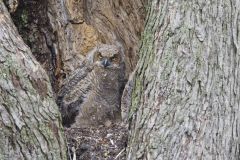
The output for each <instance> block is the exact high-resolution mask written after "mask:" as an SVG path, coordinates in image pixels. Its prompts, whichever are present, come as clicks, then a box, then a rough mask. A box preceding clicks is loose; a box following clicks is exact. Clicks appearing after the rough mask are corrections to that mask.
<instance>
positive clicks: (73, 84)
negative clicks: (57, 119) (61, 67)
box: [57, 61, 93, 124]
mask: <svg viewBox="0 0 240 160" xmlns="http://www.w3.org/2000/svg"><path fill="white" fill-rule="evenodd" d="M92 69H93V67H92V64H91V63H89V62H88V61H84V62H83V64H82V65H81V66H80V67H79V68H78V69H77V70H76V71H75V72H74V73H73V74H72V75H71V76H70V77H69V78H68V79H67V80H66V81H65V82H64V84H63V86H62V88H61V89H60V91H59V92H58V97H57V104H58V105H59V107H60V111H61V113H62V117H63V123H65V124H70V123H72V122H73V120H74V117H75V116H76V115H77V114H78V110H79V106H80V104H81V103H82V102H83V98H84V97H85V96H86V94H87V93H88V91H89V90H90V89H91V83H90V79H89V78H90V77H89V75H90V73H91V71H92ZM72 117H73V118H72Z"/></svg>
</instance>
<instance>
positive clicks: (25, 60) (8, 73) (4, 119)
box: [0, 1, 66, 160]
mask: <svg viewBox="0 0 240 160" xmlns="http://www.w3.org/2000/svg"><path fill="white" fill-rule="evenodd" d="M0 94H1V96H0V159H3V160H5V159H29V160H30V159H31V160H32V159H66V147H65V141H64V134H63V130H62V126H61V122H60V120H61V118H60V113H59V111H58V107H57V105H56V103H55V101H54V97H53V93H52V90H51V85H50V82H49V78H48V76H47V74H46V72H45V71H44V70H43V69H42V67H41V66H40V64H39V63H38V62H37V61H36V60H35V58H34V57H33V56H32V53H31V51H30V49H29V48H28V47H27V46H26V45H25V44H24V42H23V40H22V38H21V37H20V36H19V34H18V32H17V30H16V28H15V26H14V24H13V23H12V20H11V18H10V15H9V13H8V11H7V9H6V8H5V6H4V4H3V2H2V1H0Z"/></svg>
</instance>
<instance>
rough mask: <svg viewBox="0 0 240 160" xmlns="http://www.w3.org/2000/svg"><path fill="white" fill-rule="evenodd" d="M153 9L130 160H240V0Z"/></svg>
mask: <svg viewBox="0 0 240 160" xmlns="http://www.w3.org/2000/svg"><path fill="white" fill-rule="evenodd" d="M147 11H148V13H147V18H146V26H145V31H144V33H143V39H142V45H141V48H140V55H139V56H140V60H139V63H138V64H137V69H136V75H135V76H136V77H135V80H134V82H135V84H134V88H133V93H132V103H131V108H130V113H129V115H130V116H131V117H129V118H130V119H131V123H130V138H129V144H128V154H127V159H134V160H135V159H144V160H145V159H148V160H155V159H156V160H161V159H172V160H183V159H184V160H195V159H204V160H205V159H207V160H209V159H213V160H238V159H240V155H239V152H240V148H239V146H240V141H239V140H240V139H239V138H240V137H239V135H240V131H239V129H240V106H239V105H240V104H239V103H240V84H239V78H240V50H239V47H240V37H239V35H240V16H239V13H240V1H239V0H232V1H222V0H212V1H208V0H201V1H195V0H194V1H182V0H180V1H170V0H164V1H163V0H162V1H159V0H152V1H151V2H150V4H149V6H148V9H147Z"/></svg>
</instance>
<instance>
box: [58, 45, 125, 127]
mask: <svg viewBox="0 0 240 160" xmlns="http://www.w3.org/2000/svg"><path fill="white" fill-rule="evenodd" d="M124 72H125V64H124V54H123V51H122V50H121V48H120V47H118V46H115V45H107V44H101V45H98V46H97V47H95V48H94V49H93V50H92V51H91V52H90V53H89V54H88V55H87V58H86V60H85V61H84V63H83V64H82V66H80V67H79V69H78V70H76V71H75V72H74V73H73V75H72V76H70V77H69V78H68V79H67V80H66V82H65V84H64V85H63V87H62V88H61V89H60V91H59V94H58V99H57V102H58V104H59V106H60V109H61V113H62V117H63V124H64V125H65V126H68V127H69V124H71V123H73V122H74V120H75V123H74V124H73V125H72V127H85V126H94V125H99V124H104V123H105V122H107V121H111V122H112V121H114V120H117V119H120V115H121V113H120V101H121V92H122V90H123V87H124Z"/></svg>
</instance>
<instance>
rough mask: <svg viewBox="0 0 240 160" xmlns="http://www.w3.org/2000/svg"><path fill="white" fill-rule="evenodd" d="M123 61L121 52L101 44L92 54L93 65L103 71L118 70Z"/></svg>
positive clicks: (116, 47) (116, 48)
mask: <svg viewBox="0 0 240 160" xmlns="http://www.w3.org/2000/svg"><path fill="white" fill-rule="evenodd" d="M123 61H124V59H123V53H122V50H121V48H120V47H118V46H115V45H107V44H101V45H99V46H97V47H96V49H95V51H94V54H93V64H94V65H95V66H97V67H100V68H104V69H115V68H120V67H121V64H122V63H123Z"/></svg>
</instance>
